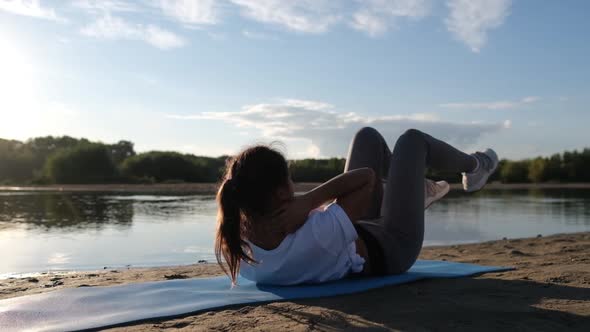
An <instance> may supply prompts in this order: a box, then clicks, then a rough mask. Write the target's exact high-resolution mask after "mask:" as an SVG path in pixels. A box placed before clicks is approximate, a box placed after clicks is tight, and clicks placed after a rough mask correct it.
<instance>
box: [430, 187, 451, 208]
mask: <svg viewBox="0 0 590 332" xmlns="http://www.w3.org/2000/svg"><path fill="white" fill-rule="evenodd" d="M449 191H451V186H450V185H449V184H448V183H447V186H446V187H445V190H444V191H442V192H441V194H439V195H438V196H436V197H435V198H434V199H433V200H432V201H431V202H430V203H428V205H426V207H424V210H426V209H428V208H429V207H430V206H431V205H432V204H434V202H436V201H438V200H440V199H441V198H443V197H445V196H446V194H448V193H449Z"/></svg>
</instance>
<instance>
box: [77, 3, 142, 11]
mask: <svg viewBox="0 0 590 332" xmlns="http://www.w3.org/2000/svg"><path fill="white" fill-rule="evenodd" d="M72 6H74V7H76V8H79V9H83V10H85V11H87V12H89V13H101V12H109V13H110V12H139V11H141V9H140V7H138V6H137V4H133V3H131V2H128V1H122V0H76V1H73V2H72Z"/></svg>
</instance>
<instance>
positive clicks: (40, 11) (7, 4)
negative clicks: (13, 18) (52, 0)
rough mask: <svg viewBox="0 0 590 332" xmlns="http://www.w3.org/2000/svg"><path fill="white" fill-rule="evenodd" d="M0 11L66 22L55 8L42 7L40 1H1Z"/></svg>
mask: <svg viewBox="0 0 590 332" xmlns="http://www.w3.org/2000/svg"><path fill="white" fill-rule="evenodd" d="M0 11H6V12H9V13H12V14H16V15H22V16H30V17H35V18H41V19H46V20H52V21H58V22H65V21H66V20H65V19H64V18H61V17H59V16H58V15H57V14H56V13H55V10H54V9H53V8H45V7H43V6H41V2H40V0H0Z"/></svg>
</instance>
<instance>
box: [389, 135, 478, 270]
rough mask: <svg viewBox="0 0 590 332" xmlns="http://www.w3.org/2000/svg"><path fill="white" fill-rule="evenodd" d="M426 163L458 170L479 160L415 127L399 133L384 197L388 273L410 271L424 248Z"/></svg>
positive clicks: (463, 169)
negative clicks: (387, 238)
mask: <svg viewBox="0 0 590 332" xmlns="http://www.w3.org/2000/svg"><path fill="white" fill-rule="evenodd" d="M427 166H428V167H432V168H435V169H438V170H445V171H454V172H457V173H460V172H471V171H473V170H474V169H475V168H476V166H477V161H476V159H475V158H474V157H473V156H471V155H468V154H465V153H463V152H461V151H459V150H457V149H455V148H454V147H452V146H450V145H448V144H447V143H444V142H442V141H440V140H437V139H435V138H433V137H431V136H429V135H427V134H424V133H422V132H420V131H418V130H415V129H410V130H408V131H406V132H405V133H404V134H403V135H401V136H400V138H399V139H398V140H397V143H396V144H395V148H394V150H393V153H392V156H391V160H390V164H389V171H388V176H387V181H388V182H387V188H386V190H385V196H384V220H383V223H382V225H383V227H384V228H385V232H387V234H388V236H389V239H390V240H391V241H387V242H390V243H386V244H383V243H382V246H383V247H384V248H383V251H384V256H385V258H386V262H385V265H386V272H387V273H401V272H405V271H406V270H408V269H409V268H410V267H411V266H412V265H413V264H414V262H415V261H416V259H417V258H418V255H419V254H420V250H421V249H422V242H423V240H424V175H425V170H426V167H427ZM381 242H382V241H381Z"/></svg>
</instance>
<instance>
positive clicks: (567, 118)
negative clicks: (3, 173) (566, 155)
mask: <svg viewBox="0 0 590 332" xmlns="http://www.w3.org/2000/svg"><path fill="white" fill-rule="evenodd" d="M589 12H590V2H589V1H585V0H571V1H567V2H566V1H537V0H514V1H511V0H364V1H363V0H290V1H284V0H161V1H158V0H136V1H125V0H103V1H91V0H59V1H58V0H54V1H51V0H46V1H41V0H0V137H1V138H8V139H19V140H26V139H28V138H31V137H36V136H45V135H70V136H74V137H86V138H89V139H91V140H98V141H102V142H105V143H111V142H116V141H118V140H121V139H126V140H131V141H133V142H134V143H135V147H136V150H137V151H140V152H141V151H148V150H174V151H180V152H185V153H194V154H197V155H206V156H219V155H222V154H232V153H235V152H237V151H239V149H241V148H243V147H245V146H247V145H250V144H255V143H267V142H271V141H276V140H278V141H281V142H283V144H284V150H285V152H286V154H287V156H288V157H289V158H293V159H298V158H307V157H315V158H318V157H334V156H336V157H342V156H345V155H346V151H347V149H348V145H349V142H350V140H351V138H352V137H353V135H354V133H355V132H356V131H357V130H358V129H360V128H362V127H364V126H372V127H375V128H377V129H378V130H379V131H381V132H382V134H383V135H384V137H385V138H386V140H387V141H388V143H389V144H390V147H393V144H394V143H395V140H396V139H397V137H398V136H399V135H400V134H401V133H403V132H404V131H405V130H406V129H409V128H417V129H420V130H423V131H425V132H427V133H430V134H431V135H433V136H435V137H438V138H441V139H443V140H446V141H448V142H449V143H451V144H454V145H456V146H457V147H459V148H461V149H464V150H465V151H467V152H472V151H475V150H481V149H483V148H486V147H492V148H494V149H495V150H496V151H497V152H498V154H499V155H500V157H501V158H509V159H521V158H529V157H535V156H538V155H550V154H553V153H558V152H562V151H564V150H574V149H582V148H584V147H590V130H588V124H589V123H590V112H589V111H590V110H589V109H588V105H589V102H590V66H589V60H588V59H590V42H589V41H590V40H589V37H588V36H589V34H590V20H588V19H587V14H588V13H589Z"/></svg>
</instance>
